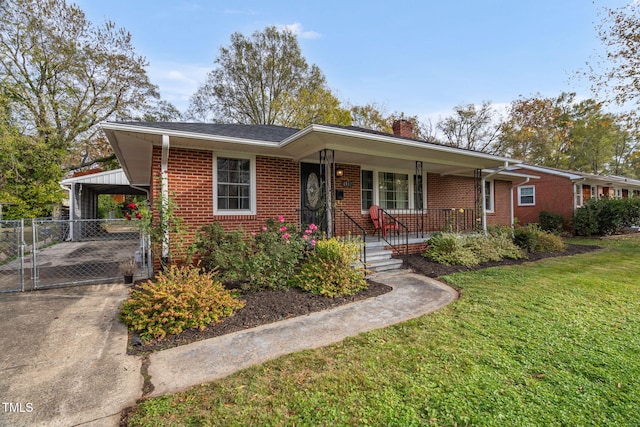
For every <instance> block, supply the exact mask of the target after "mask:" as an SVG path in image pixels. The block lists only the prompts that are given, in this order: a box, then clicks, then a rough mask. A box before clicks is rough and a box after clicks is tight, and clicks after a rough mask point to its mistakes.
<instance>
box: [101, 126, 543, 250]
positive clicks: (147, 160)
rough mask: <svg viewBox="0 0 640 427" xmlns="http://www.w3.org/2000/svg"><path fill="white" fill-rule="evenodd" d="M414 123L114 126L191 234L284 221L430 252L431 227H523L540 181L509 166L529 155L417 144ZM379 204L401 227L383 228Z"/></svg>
mask: <svg viewBox="0 0 640 427" xmlns="http://www.w3.org/2000/svg"><path fill="white" fill-rule="evenodd" d="M410 126H411V125H410V123H409V122H407V121H404V120H402V121H398V122H396V123H394V126H393V129H394V134H386V133H381V132H375V131H371V130H367V129H362V128H357V127H350V126H347V127H345V126H336V125H315V124H314V125H310V126H308V127H306V128H304V129H293V128H288V127H281V126H267V125H238V124H205V123H171V122H154V123H143V122H105V123H103V124H102V128H103V130H104V132H105V134H106V136H107V138H108V140H109V142H110V143H111V146H112V147H113V149H114V151H115V153H116V155H117V157H118V160H119V161H120V163H121V165H122V168H123V170H124V173H125V174H126V176H127V178H128V180H129V182H130V183H131V185H132V186H134V187H135V188H144V189H146V190H147V191H148V196H149V199H150V200H153V199H154V198H157V197H158V196H159V195H160V194H163V193H164V194H171V195H172V197H173V198H174V202H175V203H176V205H177V206H178V212H176V214H177V215H178V216H180V217H182V218H184V220H185V223H186V224H187V225H188V227H189V230H190V232H191V233H195V232H196V231H197V230H198V229H199V228H200V227H202V226H203V225H205V224H208V223H211V222H214V221H219V222H221V223H222V224H223V226H224V227H225V228H228V229H233V228H238V227H242V228H243V229H244V230H246V231H248V232H251V231H259V230H260V228H261V227H262V226H263V225H264V223H265V221H266V220H267V219H268V218H275V217H277V216H280V215H282V216H284V217H285V219H286V221H287V222H291V223H300V224H308V223H311V222H314V223H316V224H318V225H320V226H321V228H322V230H324V231H325V232H326V233H327V234H328V235H344V234H352V235H353V234H356V235H359V234H362V233H366V235H367V236H366V237H367V238H371V235H372V234H374V231H375V232H376V235H377V236H378V238H380V235H381V234H386V236H383V237H384V238H385V239H387V240H388V241H390V243H389V244H390V245H391V246H394V245H399V244H402V245H404V246H405V248H408V250H411V249H413V250H420V249H419V248H418V247H415V248H414V247H412V246H411V243H413V242H422V243H423V242H424V239H425V236H427V235H428V233H429V232H433V231H440V230H443V229H451V230H459V231H468V230H474V229H476V230H477V229H482V228H483V227H486V226H487V225H492V224H500V225H506V226H508V225H511V224H512V221H513V200H512V188H513V186H514V185H517V184H518V183H520V182H524V180H526V179H528V178H527V177H529V178H530V177H531V175H527V174H523V173H520V172H514V171H509V170H508V167H509V166H513V165H516V164H518V163H519V162H518V161H517V160H513V159H510V158H505V157H500V156H495V155H490V154H487V153H481V152H476V151H471V150H465V149H459V148H454V147H450V146H445V145H440V144H433V143H428V142H425V141H421V140H416V139H412V138H410V137H409V135H411V134H412V132H411V131H412V129H411V127H410ZM372 206H374V207H376V206H377V207H379V208H380V211H379V212H380V214H381V215H382V217H381V220H384V221H385V223H386V224H395V228H396V229H394V230H390V231H391V232H389V233H385V231H386V230H385V229H384V228H383V229H382V230H380V229H376V224H374V222H373V221H372V219H371V216H370V209H371V207H372ZM378 225H379V224H378ZM381 231H382V233H381ZM394 239H395V241H391V240H394ZM409 239H413V240H412V241H411V242H409ZM400 242H401V243H400Z"/></svg>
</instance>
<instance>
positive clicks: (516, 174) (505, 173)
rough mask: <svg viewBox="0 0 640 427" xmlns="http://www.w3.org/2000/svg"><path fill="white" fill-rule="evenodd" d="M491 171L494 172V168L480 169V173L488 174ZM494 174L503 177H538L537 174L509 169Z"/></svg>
mask: <svg viewBox="0 0 640 427" xmlns="http://www.w3.org/2000/svg"><path fill="white" fill-rule="evenodd" d="M493 172H495V170H492V169H482V174H483V175H484V174H487V175H490V174H492V173H493ZM496 176H498V177H500V176H504V177H509V178H529V179H540V177H539V176H538V175H529V174H526V173H521V172H512V171H510V170H504V171H501V172H498V173H497V174H496Z"/></svg>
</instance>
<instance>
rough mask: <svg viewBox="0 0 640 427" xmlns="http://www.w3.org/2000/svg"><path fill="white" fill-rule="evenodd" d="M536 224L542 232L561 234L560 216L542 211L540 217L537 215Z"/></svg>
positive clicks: (562, 221) (561, 221)
mask: <svg viewBox="0 0 640 427" xmlns="http://www.w3.org/2000/svg"><path fill="white" fill-rule="evenodd" d="M538 222H539V223H540V228H542V229H543V230H544V231H548V232H550V233H562V224H563V223H564V218H563V217H562V215H560V214H557V213H553V212H546V211H542V212H540V215H538Z"/></svg>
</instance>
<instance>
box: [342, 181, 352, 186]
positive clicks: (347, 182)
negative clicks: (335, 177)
mask: <svg viewBox="0 0 640 427" xmlns="http://www.w3.org/2000/svg"><path fill="white" fill-rule="evenodd" d="M342 186H343V187H353V181H342Z"/></svg>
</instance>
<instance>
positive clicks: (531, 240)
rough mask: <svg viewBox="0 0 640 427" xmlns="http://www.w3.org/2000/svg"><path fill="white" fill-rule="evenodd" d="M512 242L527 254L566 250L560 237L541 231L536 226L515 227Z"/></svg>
mask: <svg viewBox="0 0 640 427" xmlns="http://www.w3.org/2000/svg"><path fill="white" fill-rule="evenodd" d="M513 241H514V242H515V244H516V245H518V246H519V247H521V248H522V249H524V250H526V251H527V252H562V251H564V250H566V249H567V245H566V244H565V243H564V240H562V238H561V237H560V236H558V235H556V234H553V233H550V232H548V231H544V230H542V228H540V226H539V225H537V224H528V225H526V226H524V227H516V228H515V229H514V230H513Z"/></svg>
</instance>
